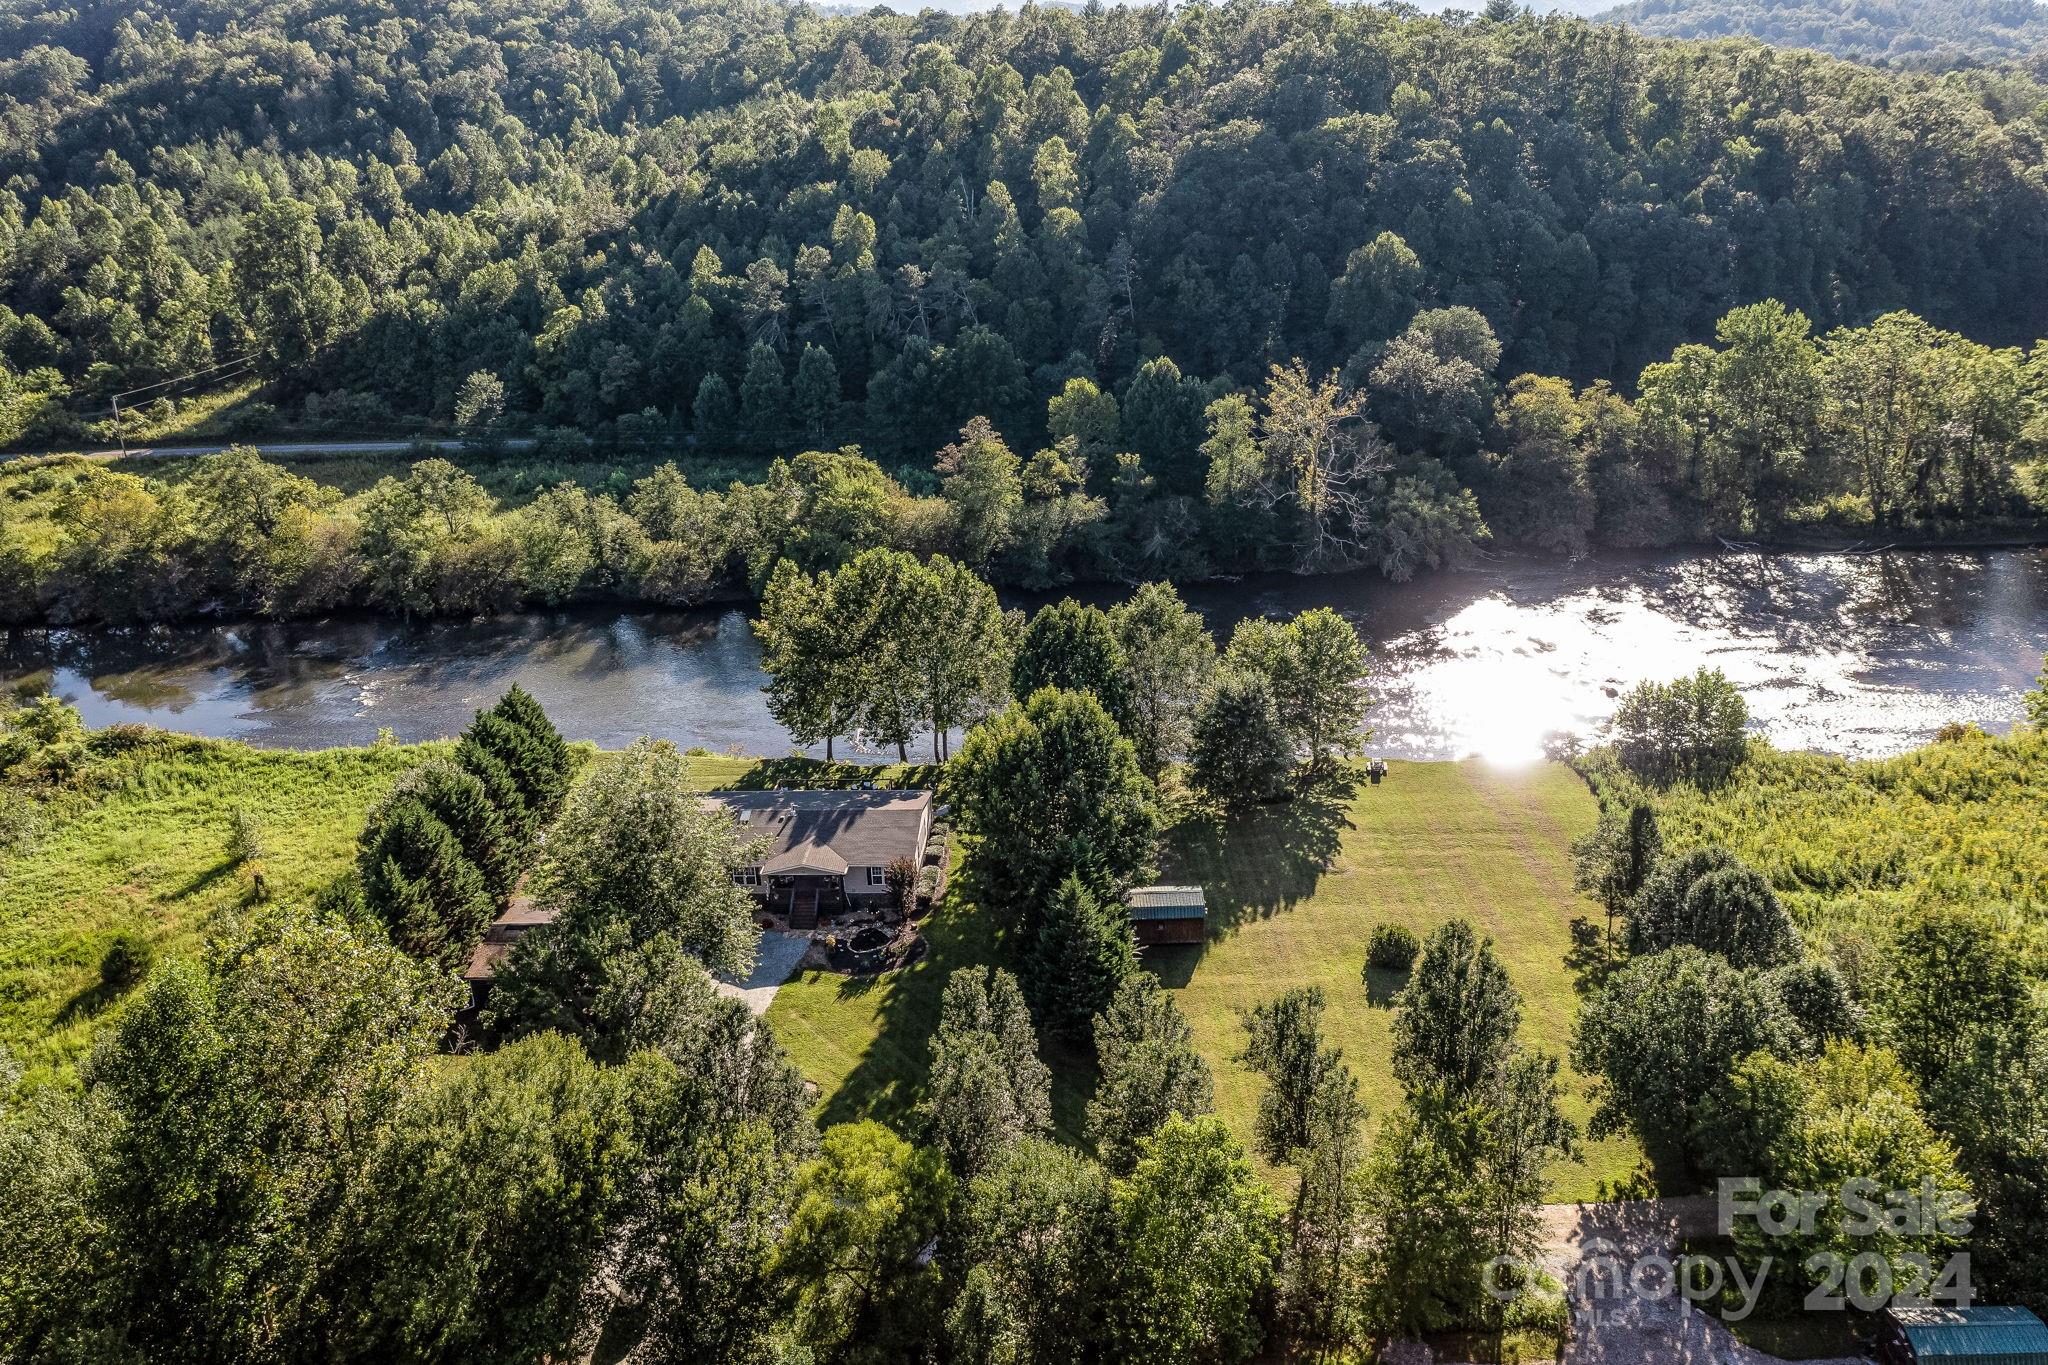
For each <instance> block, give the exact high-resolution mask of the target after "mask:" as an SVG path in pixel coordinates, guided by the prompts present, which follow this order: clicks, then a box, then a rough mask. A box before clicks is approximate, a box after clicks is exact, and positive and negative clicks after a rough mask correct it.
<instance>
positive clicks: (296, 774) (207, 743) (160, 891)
mask: <svg viewBox="0 0 2048 1365" xmlns="http://www.w3.org/2000/svg"><path fill="white" fill-rule="evenodd" d="M435 747H436V746H396V745H394V746H388V747H382V748H364V749H330V750H324V751H319V752H313V753H294V752H288V751H280V750H267V749H251V748H249V747H247V746H245V745H241V744H235V743H231V742H227V741H215V740H199V739H189V738H186V737H184V736H176V735H173V736H165V737H164V738H163V739H162V740H161V741H160V743H158V744H154V745H151V746H150V747H149V748H147V749H145V750H142V751H138V752H135V753H132V754H129V755H126V756H124V757H121V758H117V759H109V760H103V761H102V763H101V764H100V765H97V766H96V768H95V771H94V772H93V773H92V775H91V777H92V780H93V782H94V783H95V784H105V785H104V786H103V787H100V788H99V790H97V791H96V792H95V793H94V794H70V795H65V796H61V797H59V798H57V801H56V804H54V805H53V806H52V807H51V808H50V809H49V810H48V812H47V815H46V817H45V820H44V821H43V827H42V830H41V832H40V833H39V834H36V835H32V836H31V837H30V838H28V839H27V840H26V841H25V845H24V846H23V847H20V848H17V849H15V850H13V851H12V852H9V853H7V854H5V855H0V907H4V910H0V1043H5V1044H6V1045H7V1046H8V1047H9V1048H11V1049H12V1050H13V1051H14V1052H15V1054H16V1057H17V1059H18V1060H19V1061H20V1062H21V1063H22V1066H23V1069H24V1071H25V1073H26V1075H25V1079H26V1080H28V1081H29V1082H30V1083H31V1084H33V1083H36V1082H39V1081H44V1080H49V1079H53V1078H55V1077H57V1076H60V1075H61V1074H63V1073H64V1072H65V1071H67V1070H68V1069H69V1067H70V1066H71V1065H72V1064H74V1063H75V1062H76V1061H77V1060H78V1058H79V1056H80V1055H81V1054H82V1052H83V1051H84V1048H85V1046H86V1044H87V1042H88V1041H89V1040H90V1038H91V1035H92V1031H93V1029H94V1027H95V1026H96V1024H97V1023H99V1022H100V1021H102V1020H103V1019H104V1018H105V1016H106V1014H107V1012H108V1011H110V1010H112V1009H115V1008H118V1007H119V1002H118V1001H117V1000H112V999H108V998H106V996H105V995H104V993H103V992H102V991H101V990H100V988H99V975H98V973H99V961H100V957H101V955H102V954H103V953H104V952H105V951H106V946H107V944H108V942H109V941H110V940H111V939H112V937H113V935H114V934H115V933H117V932H119V931H121V930H135V931H138V932H140V933H142V934H144V935H146V936H147V937H148V938H149V939H150V940H151V941H152V942H153V943H154V944H155V945H156V947H157V949H158V950H159V952H160V953H172V954H175V953H184V952H190V951H192V950H193V949H194V947H195V946H196V945H197V943H198V939H199V934H200V931H201V929H202V928H203V927H204V926H205V924H206V923H207V921H208V919H209V918H210V917H211V916H212V915H214V914H215V913H216V912H218V911H220V910H221V909H223V908H226V907H230V906H233V905H235V904H237V903H239V902H240V901H241V900H242V899H243V898H244V897H245V896H246V895H247V894H248V892H249V882H248V880H247V875H246V872H245V871H244V870H243V869H238V868H236V867H235V866H234V865H233V864H232V863H231V862H230V860H229V859H228V856H227V838H228V829H229V820H230V818H231V813H232V812H233V811H234V810H236V809H237V808H240V809H243V810H246V811H248V812H249V814H250V815H252V816H253V817H254V818H255V820H256V822H257V824H258V825H259V826H260V828H261V830H262V844H263V858H262V863H263V873H264V878H265V880H266V882H267V884H268V886H269V888H270V892H271V894H272V895H273V896H276V897H286V898H302V897H306V896H310V895H312V894H313V893H314V892H316V891H317V890H318V889H319V888H320V887H321V886H323V885H325V884H326V883H327V882H328V881H329V880H331V879H332V878H333V877H334V876H335V875H336V874H337V873H339V872H341V871H342V870H343V869H344V868H345V867H346V866H347V865H348V862H349V860H350V859H351V858H352V857H353V856H354V852H355V837H356V834H357V832H358V831H359V830H361V828H362V823H363V818H364V815H365V814H366V813H367V812H368V810H369V807H370V805H371V804H372V803H373V802H374V801H375V800H376V799H377V797H378V796H380V795H381V794H382V793H383V792H384V791H385V789H386V788H388V787H389V786H390V784H391V783H392V782H393V781H394V780H396V778H397V776H398V774H399V773H400V772H401V771H402V770H403V769H404V768H406V767H408V766H409V765H411V764H414V763H418V762H420V761H422V760H423V759H424V758H426V757H427V756H428V755H429V754H430V753H431V752H433V750H434V748H435Z"/></svg>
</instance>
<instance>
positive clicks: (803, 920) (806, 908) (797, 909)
mask: <svg viewBox="0 0 2048 1365" xmlns="http://www.w3.org/2000/svg"><path fill="white" fill-rule="evenodd" d="M806 880H808V878H806ZM817 927H818V888H817V887H815V886H799V887H797V888H796V889H795V890H793V891H791V892H790V895H789V929H790V932H791V933H794V934H807V933H809V932H810V931H811V930H813V929H815V928H817Z"/></svg>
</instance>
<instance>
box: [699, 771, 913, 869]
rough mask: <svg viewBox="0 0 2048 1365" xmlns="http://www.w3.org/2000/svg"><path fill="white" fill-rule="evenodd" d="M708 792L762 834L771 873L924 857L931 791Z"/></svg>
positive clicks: (746, 832) (753, 833) (752, 832)
mask: <svg viewBox="0 0 2048 1365" xmlns="http://www.w3.org/2000/svg"><path fill="white" fill-rule="evenodd" d="M706 799H708V800H709V801H711V802H713V803H715V804H717V805H721V806H724V807H726V808H727V809H728V810H731V811H732V812H733V814H734V815H735V817H737V818H738V820H739V824H740V833H741V834H742V835H743V836H744V837H746V838H748V839H758V840H760V841H761V843H762V845H763V847H762V850H761V870H762V871H763V872H764V873H768V874H771V875H772V874H774V873H788V872H802V871H811V872H823V873H831V874H834V875H837V874H840V873H843V872H845V871H846V870H847V869H848V868H852V867H887V866H888V865H889V864H890V863H892V862H894V861H896V859H898V858H908V859H909V860H910V861H911V862H913V863H916V862H919V861H920V860H921V859H922V858H923V857H924V835H925V821H926V819H927V818H928V817H929V815H930V813H931V806H932V794H931V793H930V792H928V791H743V792H710V793H707V798H706Z"/></svg>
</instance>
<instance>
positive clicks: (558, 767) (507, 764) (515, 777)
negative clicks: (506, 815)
mask: <svg viewBox="0 0 2048 1365" xmlns="http://www.w3.org/2000/svg"><path fill="white" fill-rule="evenodd" d="M463 738H464V739H465V740H468V741H471V742H473V743H474V745H475V746H476V749H477V750H478V751H480V752H481V753H482V754H485V755H488V756H489V757H490V758H492V759H495V760H496V761H497V763H498V764H500V765H501V766H503V768H504V769H505V771H506V772H507V773H508V774H510V776H511V778H512V782H513V784H514V785H515V786H516V787H517V788H518V791H519V798H520V801H521V803H522V805H523V807H524V816H525V819H526V820H527V821H528V822H529V827H530V828H532V829H535V830H541V829H545V828H546V827H547V826H548V824H549V823H550V822H552V821H553V820H554V818H555V816H556V814H557V813H558V812H559V811H560V810H561V808H562V800H563V798H564V797H566V796H567V795H568V793H569V783H570V781H571V780H572V779H573V778H574V776H575V770H576V765H575V756H574V754H572V753H571V752H570V749H569V746H568V744H567V742H566V741H564V740H563V738H562V736H561V732H560V731H558V730H556V729H555V727H554V723H553V722H552V721H550V720H549V719H548V718H547V713H546V712H544V711H542V710H541V707H540V703H539V702H537V701H535V700H534V699H533V697H532V695H531V694H529V693H528V692H526V691H525V689H523V688H521V687H520V686H519V685H518V684H516V683H515V684H514V685H513V686H512V688H511V690H509V691H508V692H506V693H505V695H504V696H503V697H501V698H499V700H498V703H497V704H496V705H495V706H493V707H492V708H491V709H490V710H488V711H479V712H477V715H476V719H475V720H473V721H471V722H470V725H469V728H468V729H466V730H465V731H464V732H463ZM478 766H479V767H484V766H487V765H482V764H479V765H478ZM492 776H493V778H495V774H493V775H492ZM479 780H482V774H479Z"/></svg>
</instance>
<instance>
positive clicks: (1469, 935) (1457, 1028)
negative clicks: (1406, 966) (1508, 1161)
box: [1394, 919, 1522, 1099]
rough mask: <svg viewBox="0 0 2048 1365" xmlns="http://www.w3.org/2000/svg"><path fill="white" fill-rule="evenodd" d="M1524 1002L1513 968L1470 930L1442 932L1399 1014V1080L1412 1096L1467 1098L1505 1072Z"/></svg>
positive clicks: (1432, 939)
mask: <svg viewBox="0 0 2048 1365" xmlns="http://www.w3.org/2000/svg"><path fill="white" fill-rule="evenodd" d="M1521 1018H1522V1000H1521V995H1520V994H1519V993H1518V992H1517V991H1516V990H1515V988H1514V985H1513V984H1512V983H1511V982H1510V981H1509V980H1508V973H1507V968H1506V967H1504V966H1502V965H1501V961H1500V958H1499V957H1498V956H1497V955H1496V954H1495V953H1494V951H1493V940H1492V939H1490V938H1488V939H1482V938H1480V937H1479V936H1478V935H1477V934H1475V933H1474V932H1473V931H1472V925H1471V924H1470V923H1469V922H1468V921H1466V920H1462V919H1454V920H1449V921H1447V922H1445V923H1444V924H1441V925H1439V926H1437V928H1436V929H1435V930H1434V931H1433V932H1431V934H1430V936H1429V938H1428V939H1427V940H1426V941H1425V942H1424V943H1423V946H1422V956H1421V957H1420V958H1418V959H1417V960H1416V963H1415V970H1414V972H1413V973H1412V974H1411V975H1410V976H1409V978H1408V984H1407V986H1406V987H1404V988H1403V989H1402V991H1401V997H1400V1001H1399V1003H1398V1005H1397V1007H1396V1010H1395V1014H1394V1074H1395V1075H1396V1076H1398V1077H1400V1079H1401V1083H1402V1084H1403V1085H1404V1086H1406V1087H1407V1088H1408V1090H1409V1092H1410V1093H1411V1094H1413V1093H1414V1092H1416V1091H1419V1090H1422V1089H1424V1088H1425V1087H1429V1086H1439V1087H1442V1088H1443V1089H1444V1090H1445V1091H1446V1092H1447V1093H1449V1094H1450V1095H1451V1096H1453V1097H1455V1098H1458V1099H1467V1098H1470V1097H1472V1096H1474V1095H1476V1094H1478V1093H1479V1092H1480V1091H1481V1090H1482V1088H1483V1087H1484V1086H1485V1085H1486V1084H1487V1082H1488V1081H1490V1080H1491V1079H1492V1078H1493V1077H1494V1076H1495V1075H1496V1074H1497V1073H1498V1072H1499V1070H1500V1068H1501V1066H1502V1065H1503V1064H1504V1063H1505V1061H1506V1060H1507V1057H1508V1054H1509V1052H1510V1050H1511V1049H1512V1047H1513V1045H1514V1038H1515V1030H1516V1029H1517V1027H1519V1026H1520V1024H1521Z"/></svg>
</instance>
